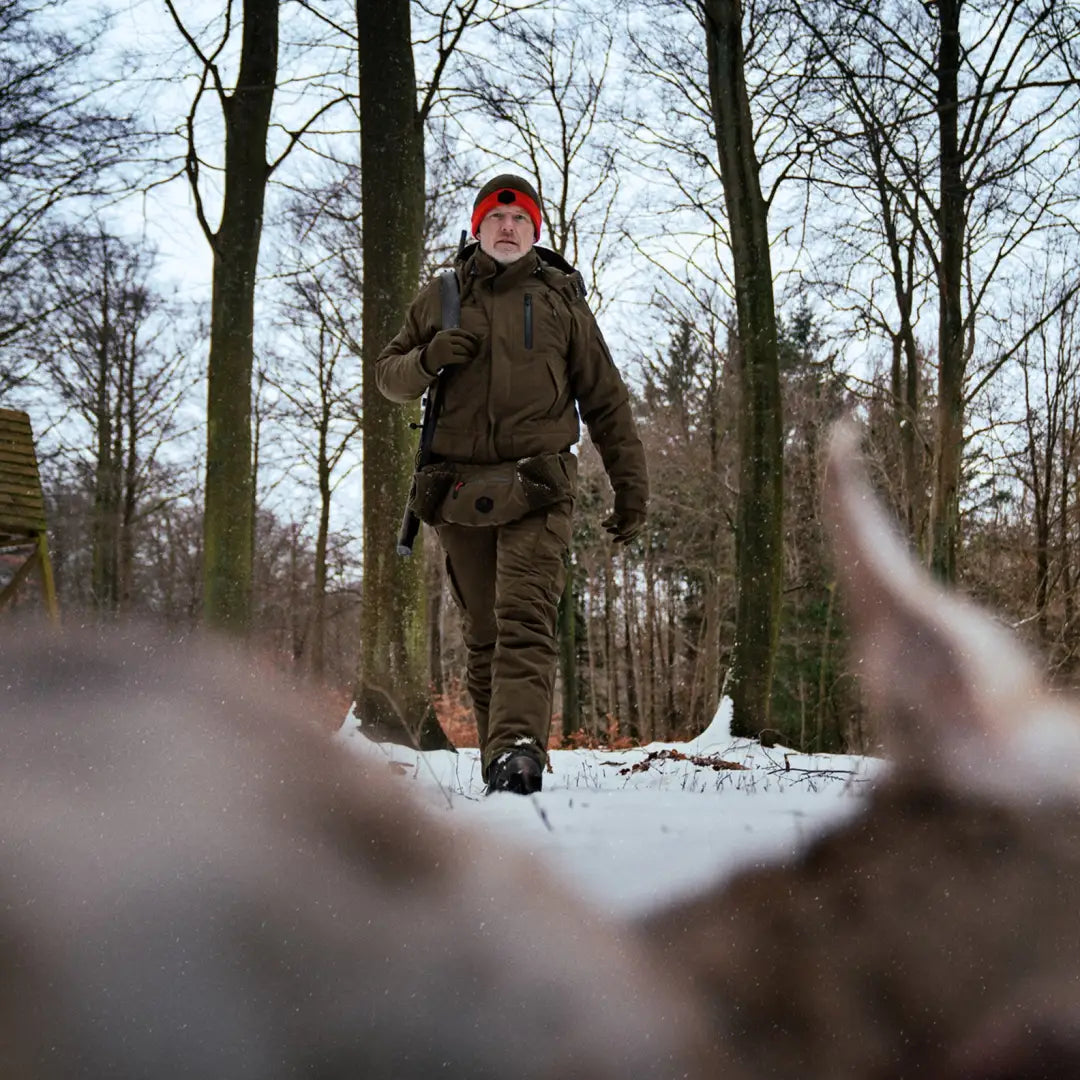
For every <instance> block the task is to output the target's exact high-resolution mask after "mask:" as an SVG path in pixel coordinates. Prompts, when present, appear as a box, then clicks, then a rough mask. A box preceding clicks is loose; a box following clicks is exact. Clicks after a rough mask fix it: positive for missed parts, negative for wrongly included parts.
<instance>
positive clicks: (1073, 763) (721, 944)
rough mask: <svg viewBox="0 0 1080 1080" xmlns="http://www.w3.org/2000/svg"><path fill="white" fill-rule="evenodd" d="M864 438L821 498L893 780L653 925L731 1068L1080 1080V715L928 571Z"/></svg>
mask: <svg viewBox="0 0 1080 1080" xmlns="http://www.w3.org/2000/svg"><path fill="white" fill-rule="evenodd" d="M853 444H854V435H853V433H852V431H851V430H848V429H841V430H840V431H839V432H838V433H837V434H836V436H835V437H834V446H833V449H832V453H831V457H830V462H829V469H828V479H827V484H826V498H825V505H826V511H827V515H828V518H829V520H830V522H831V525H832V528H833V531H834V534H835V540H834V549H835V551H836V556H837V558H836V564H837V568H838V572H839V574H840V577H841V580H842V584H843V585H844V588H845V596H846V598H847V608H848V614H849V617H850V619H851V624H852V631H853V640H854V641H855V642H856V645H857V651H858V653H859V655H860V657H861V659H862V668H863V671H864V674H865V681H866V688H867V691H868V693H869V698H870V701H871V704H872V706H873V709H874V712H875V716H876V721H877V723H878V724H879V725H880V728H881V733H882V737H883V739H884V740H885V742H886V745H887V747H888V750H889V755H890V757H891V758H892V759H893V763H894V764H893V768H892V772H891V776H890V777H889V779H887V780H886V781H885V782H883V783H882V784H881V786H880V788H879V790H878V791H877V792H876V793H875V794H874V796H873V798H872V799H871V802H870V805H869V807H868V808H867V810H866V812H865V813H864V814H863V815H862V816H861V817H860V818H859V819H858V820H856V821H855V822H853V823H851V824H849V825H847V826H844V827H843V828H841V829H840V830H839V831H837V832H834V833H832V834H831V835H829V836H827V837H825V838H824V839H822V840H820V841H819V842H817V843H816V844H815V845H814V846H813V847H812V848H811V849H810V850H809V851H808V852H807V853H806V854H805V856H804V857H803V858H802V859H801V860H799V861H798V862H797V863H796V864H794V865H790V866H778V867H774V868H770V869H764V870H761V871H759V872H756V873H752V874H749V875H747V876H745V877H743V878H741V879H740V880H738V881H736V882H735V883H734V885H733V886H731V887H728V888H724V889H721V890H717V891H716V892H714V893H712V894H709V895H706V896H704V897H701V898H698V899H696V900H694V901H692V902H690V903H687V904H683V905H679V906H678V907H676V908H675V909H672V910H669V911H666V912H663V913H661V914H660V915H658V916H656V917H655V918H654V919H652V920H651V921H650V924H649V931H650V933H651V935H652V936H653V937H654V939H655V940H656V941H657V942H658V943H660V944H661V946H662V947H663V948H665V950H666V952H667V955H668V958H669V962H670V964H671V966H672V968H673V969H681V970H683V971H685V972H687V973H688V984H689V985H690V986H691V987H692V988H693V990H694V992H695V993H697V994H699V995H701V996H702V997H703V998H704V999H705V1000H706V1001H707V1002H708V1003H709V1007H710V1009H711V1011H712V1026H713V1031H714V1035H715V1037H716V1039H717V1042H718V1044H719V1046H720V1047H721V1048H722V1049H721V1052H720V1053H719V1055H718V1058H717V1067H716V1075H720V1076H727V1075H731V1076H739V1077H755V1078H756V1077H800V1078H806V1080H816V1078H821V1080H825V1078H828V1080H846V1078H854V1077H858V1078H886V1077H898V1078H899V1077H904V1078H906V1077H914V1076H921V1077H933V1078H939V1080H975V1078H982V1080H1006V1078H1011V1080H1034V1078H1036V1077H1045V1078H1047V1080H1050V1078H1055V1080H1061V1078H1064V1077H1071V1076H1080V935H1078V933H1077V918H1078V914H1077V913H1078V912H1080V714H1078V713H1077V710H1076V708H1075V707H1074V706H1072V705H1069V704H1067V703H1064V702H1062V701H1061V700H1060V699H1058V698H1056V697H1055V696H1054V695H1052V694H1051V693H1050V692H1049V691H1048V690H1047V689H1046V688H1045V687H1044V686H1043V685H1042V682H1041V680H1040V679H1039V678H1038V677H1037V675H1036V673H1035V670H1034V668H1033V667H1032V665H1031V664H1030V663H1029V661H1028V660H1027V658H1026V657H1025V656H1024V655H1023V654H1022V653H1021V651H1020V650H1019V649H1018V648H1017V646H1016V645H1015V644H1014V643H1013V642H1012V640H1011V639H1010V638H1009V636H1008V635H1007V634H1005V633H1004V631H1003V630H1001V629H1000V628H999V627H997V626H996V625H995V624H994V623H993V622H992V620H991V619H990V618H989V617H988V616H987V615H985V614H983V613H981V612H978V611H976V610H975V609H974V608H973V607H971V606H970V605H968V604H967V603H965V602H963V601H962V600H960V599H959V598H957V597H956V596H955V595H947V594H946V593H945V592H943V591H942V590H940V589H939V588H938V587H936V586H935V585H933V584H931V582H930V579H929V577H928V576H927V575H926V574H925V573H924V572H923V571H922V569H921V568H919V567H917V566H916V565H915V563H914V561H913V560H912V558H911V556H910V554H909V553H908V551H907V550H906V547H905V545H903V544H902V543H901V542H900V541H899V539H898V538H897V537H896V536H895V535H894V534H893V533H892V531H891V529H890V527H889V526H888V525H887V523H886V522H885V520H884V519H883V517H882V515H881V512H880V510H879V509H878V508H877V505H876V503H875V501H874V499H873V498H872V496H871V495H870V493H869V490H868V488H867V486H866V484H865V481H864V479H863V477H862V475H861V470H860V468H859V465H858V457H857V454H856V452H855V448H854V445H853Z"/></svg>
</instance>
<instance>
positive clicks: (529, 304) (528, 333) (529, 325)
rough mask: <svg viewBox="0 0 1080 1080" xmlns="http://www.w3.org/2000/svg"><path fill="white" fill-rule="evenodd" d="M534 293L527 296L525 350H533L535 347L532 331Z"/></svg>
mask: <svg viewBox="0 0 1080 1080" xmlns="http://www.w3.org/2000/svg"><path fill="white" fill-rule="evenodd" d="M532 307H533V305H532V293H526V294H525V348H526V349H531V348H532V347H533V344H532V341H533V331H532V322H533V320H532Z"/></svg>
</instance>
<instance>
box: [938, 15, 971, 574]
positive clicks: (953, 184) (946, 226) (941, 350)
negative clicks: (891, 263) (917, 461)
mask: <svg viewBox="0 0 1080 1080" xmlns="http://www.w3.org/2000/svg"><path fill="white" fill-rule="evenodd" d="M962 3H963V0H941V3H939V4H938V18H939V20H940V27H941V40H940V42H939V45H938V65H937V109H938V139H939V150H940V158H941V160H940V170H941V208H940V230H941V232H940V243H941V258H940V266H939V273H938V310H939V319H938V400H937V423H936V425H935V428H936V432H935V445H934V487H933V495H932V497H931V503H930V568H931V570H932V571H933V572H934V573H935V574H936V575H937V576H938V577H940V578H941V579H942V580H944V581H950V582H951V581H955V580H956V547H957V544H958V542H959V536H960V466H961V458H962V454H963V444H964V365H965V356H964V317H963V300H962V297H963V269H964V233H965V207H964V199H965V190H964V177H963V164H964V162H963V152H962V150H961V148H960V139H959V130H958V126H959V97H958V78H959V70H960V7H961V4H962Z"/></svg>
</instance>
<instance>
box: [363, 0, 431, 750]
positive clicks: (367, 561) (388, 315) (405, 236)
mask: <svg viewBox="0 0 1080 1080" xmlns="http://www.w3.org/2000/svg"><path fill="white" fill-rule="evenodd" d="M356 21H357V26H358V27H360V34H359V45H358V58H359V74H360V128H361V136H360V195H361V202H362V229H363V243H364V283H363V304H364V314H363V327H362V330H363V342H362V350H361V351H362V362H363V382H362V394H363V402H364V526H363V532H364V583H363V600H362V612H363V613H362V616H361V634H362V641H361V651H360V661H359V665H358V673H357V679H356V686H355V691H354V696H355V708H356V712H357V715H358V716H360V717H361V719H362V722H363V724H364V725H365V727H367V728H368V729H369V730H372V731H373V732H379V731H380V729H381V734H382V735H383V736H384V737H387V738H398V737H400V736H401V735H402V734H403V732H402V728H404V729H405V733H407V735H408V737H409V739H410V741H416V742H418V743H419V744H420V745H421V746H423V747H427V746H445V745H447V742H446V737H445V735H443V733H442V730H441V728H439V726H438V722H437V721H436V720H435V714H434V710H433V709H432V708H431V703H430V701H429V697H428V670H427V649H426V640H425V636H426V635H425V628H426V611H425V608H426V604H425V591H424V560H423V558H422V557H419V556H414V557H413V558H409V559H403V558H401V557H399V556H398V555H397V553H396V550H395V544H394V540H395V536H396V528H397V523H398V521H400V519H401V512H402V508H403V507H404V505H405V500H406V498H407V497H408V493H409V483H410V479H411V476H412V468H413V456H414V451H415V445H414V444H415V436H414V434H413V433H412V431H411V430H410V428H409V420H410V419H411V418H412V417H411V413H412V412H415V408H413V409H411V410H410V409H407V408H405V407H403V406H401V405H396V404H393V403H391V402H389V401H387V400H386V399H385V398H383V396H382V395H381V394H380V393H379V391H378V389H377V387H376V386H375V360H376V358H377V357H378V355H379V353H380V352H381V350H382V348H383V346H384V345H385V344H386V342H388V341H389V340H390V339H391V338H392V337H393V336H394V334H395V333H397V331H398V330H399V329H400V327H401V324H402V322H403V320H404V318H405V312H406V310H407V308H408V306H409V304H410V303H411V301H412V299H413V297H414V296H415V294H416V290H417V287H418V285H419V276H420V263H421V255H422V248H423V227H424V133H423V122H422V119H421V117H420V115H419V112H418V110H417V104H416V75H415V69H414V66H413V53H412V28H411V19H410V12H409V3H408V0H393V2H392V3H388V2H386V0H357V4H356ZM419 550H422V548H420V549H419Z"/></svg>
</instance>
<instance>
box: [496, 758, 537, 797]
mask: <svg viewBox="0 0 1080 1080" xmlns="http://www.w3.org/2000/svg"><path fill="white" fill-rule="evenodd" d="M543 784H544V774H543V771H542V769H541V768H540V762H539V761H537V760H536V758H535V757H533V755H532V754H530V753H528V752H527V751H525V750H508V751H507V752H506V753H505V754H502V755H500V756H499V757H498V758H496V760H495V761H493V762H492V764H491V768H490V770H489V775H488V785H487V794H488V795H490V794H491V793H492V792H494V791H512V792H513V793H514V794H515V795H532V794H533V792H534V791H539V790H540V788H541V787H543Z"/></svg>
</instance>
